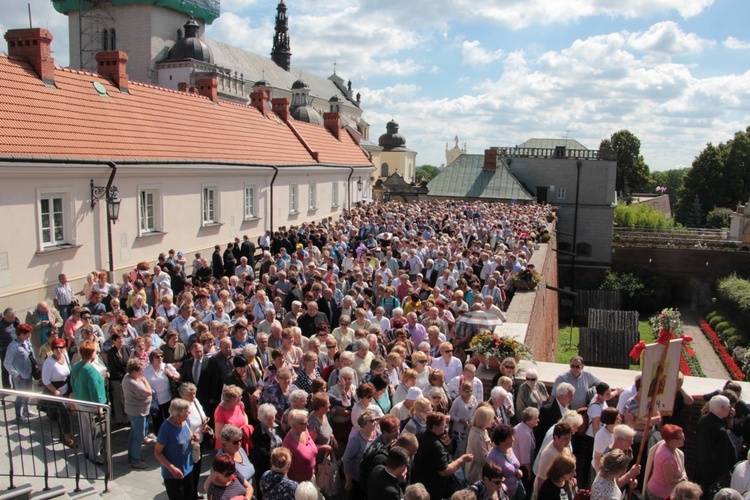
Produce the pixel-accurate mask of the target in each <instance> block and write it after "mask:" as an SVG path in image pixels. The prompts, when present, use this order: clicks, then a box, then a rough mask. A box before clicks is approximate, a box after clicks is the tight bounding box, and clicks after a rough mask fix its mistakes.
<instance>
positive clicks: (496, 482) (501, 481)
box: [491, 479, 503, 486]
mask: <svg viewBox="0 0 750 500" xmlns="http://www.w3.org/2000/svg"><path fill="white" fill-rule="evenodd" d="M491 482H492V484H494V485H496V486H500V485H501V484H503V480H502V479H493V480H492V481H491Z"/></svg>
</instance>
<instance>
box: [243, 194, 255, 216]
mask: <svg viewBox="0 0 750 500" xmlns="http://www.w3.org/2000/svg"><path fill="white" fill-rule="evenodd" d="M254 218H255V186H245V220H248V219H254Z"/></svg>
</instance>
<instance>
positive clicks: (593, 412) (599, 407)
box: [586, 397, 607, 437]
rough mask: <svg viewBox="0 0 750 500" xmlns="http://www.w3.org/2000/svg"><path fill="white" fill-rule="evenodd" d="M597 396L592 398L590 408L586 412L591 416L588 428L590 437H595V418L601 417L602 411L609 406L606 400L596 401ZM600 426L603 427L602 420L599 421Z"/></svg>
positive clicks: (587, 431)
mask: <svg viewBox="0 0 750 500" xmlns="http://www.w3.org/2000/svg"><path fill="white" fill-rule="evenodd" d="M595 400H596V397H594V399H592V400H591V402H590V403H589V409H588V411H587V412H586V414H587V415H588V416H589V426H588V428H587V429H586V435H587V436H589V437H594V425H593V422H594V419H595V418H601V416H602V411H604V408H607V403H606V401H605V402H604V403H595V402H594V401H595ZM599 428H600V429H601V420H600V421H599Z"/></svg>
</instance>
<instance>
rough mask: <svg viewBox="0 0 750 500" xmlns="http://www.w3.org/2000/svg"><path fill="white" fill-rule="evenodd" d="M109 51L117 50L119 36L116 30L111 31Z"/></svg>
mask: <svg viewBox="0 0 750 500" xmlns="http://www.w3.org/2000/svg"><path fill="white" fill-rule="evenodd" d="M109 50H117V36H116V35H115V29H114V28H112V29H111V30H110V31H109Z"/></svg>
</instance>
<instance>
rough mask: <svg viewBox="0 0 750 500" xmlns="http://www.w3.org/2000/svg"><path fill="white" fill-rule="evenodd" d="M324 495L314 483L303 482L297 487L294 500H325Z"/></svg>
mask: <svg viewBox="0 0 750 500" xmlns="http://www.w3.org/2000/svg"><path fill="white" fill-rule="evenodd" d="M323 499H324V497H323V494H322V493H321V492H320V491H318V487H317V486H315V484H313V482H312V481H303V482H301V483H299V485H297V491H295V492H294V500H323Z"/></svg>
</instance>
